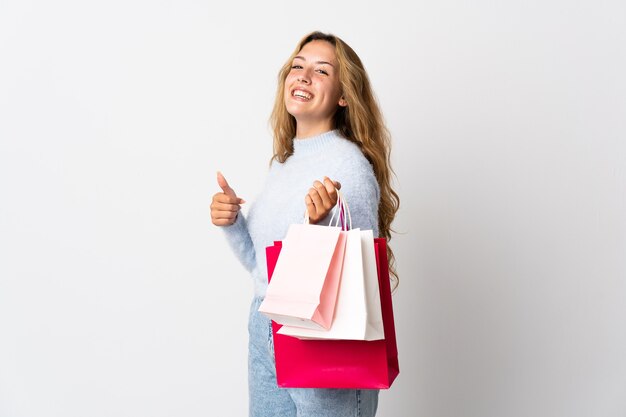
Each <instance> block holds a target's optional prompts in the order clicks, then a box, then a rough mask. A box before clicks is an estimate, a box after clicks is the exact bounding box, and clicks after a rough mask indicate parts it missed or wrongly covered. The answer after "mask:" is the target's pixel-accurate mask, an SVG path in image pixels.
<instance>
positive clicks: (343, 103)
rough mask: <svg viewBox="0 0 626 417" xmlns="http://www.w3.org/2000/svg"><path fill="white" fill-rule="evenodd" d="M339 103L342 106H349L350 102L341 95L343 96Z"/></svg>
mask: <svg viewBox="0 0 626 417" xmlns="http://www.w3.org/2000/svg"><path fill="white" fill-rule="evenodd" d="M339 105H340V106H341V107H346V106H348V102H347V101H346V99H345V98H344V97H343V96H341V98H340V99H339Z"/></svg>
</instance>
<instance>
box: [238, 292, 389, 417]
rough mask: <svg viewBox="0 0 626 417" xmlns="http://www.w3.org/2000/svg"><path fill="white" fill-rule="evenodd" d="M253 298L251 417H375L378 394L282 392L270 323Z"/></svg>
mask: <svg viewBox="0 0 626 417" xmlns="http://www.w3.org/2000/svg"><path fill="white" fill-rule="evenodd" d="M261 301H263V300H262V298H259V297H257V298H254V299H253V300H252V305H251V306H250V318H249V321H248V332H249V337H250V339H249V343H248V386H249V396H250V417H374V416H375V415H376V408H377V407H378V390H360V389H326V388H279V387H278V385H277V384H276V366H275V363H274V341H273V339H272V325H271V321H270V320H269V319H268V318H267V317H265V316H264V315H263V314H261V313H259V312H258V309H259V306H260V305H261Z"/></svg>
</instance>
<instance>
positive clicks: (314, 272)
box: [259, 224, 346, 329]
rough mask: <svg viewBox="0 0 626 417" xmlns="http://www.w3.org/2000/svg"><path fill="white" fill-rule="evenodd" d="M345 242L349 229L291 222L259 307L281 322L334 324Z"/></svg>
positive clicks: (313, 325)
mask: <svg viewBox="0 0 626 417" xmlns="http://www.w3.org/2000/svg"><path fill="white" fill-rule="evenodd" d="M345 246H346V232H344V231H342V230H341V228H340V227H328V226H318V225H312V224H292V225H291V226H289V230H288V231H287V235H286V236H285V238H284V240H283V253H282V255H281V256H280V259H278V262H277V263H276V268H275V270H274V279H273V280H272V282H271V283H270V284H269V285H268V287H267V291H266V295H265V299H264V300H263V303H262V304H261V306H260V307H259V311H260V312H261V313H263V314H265V315H266V316H267V317H269V318H271V319H272V320H274V321H276V322H278V323H281V324H288V325H291V326H298V327H306V328H310V329H328V328H330V326H331V324H332V320H333V316H334V313H335V305H336V301H337V292H338V290H339V280H340V278H341V269H342V266H343V257H344V250H345Z"/></svg>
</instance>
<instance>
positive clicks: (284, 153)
mask: <svg viewBox="0 0 626 417" xmlns="http://www.w3.org/2000/svg"><path fill="white" fill-rule="evenodd" d="M314 40H322V41H326V42H329V43H330V44H331V45H333V46H334V48H335V55H336V58H337V63H338V64H339V81H340V83H341V91H342V95H343V97H344V99H345V100H346V102H347V103H348V105H347V106H346V107H340V106H337V111H336V113H335V116H334V124H335V129H338V130H339V131H340V132H341V134H342V135H343V137H345V138H346V139H348V140H350V141H352V142H354V143H356V144H357V145H358V146H359V148H360V149H361V151H362V152H363V154H364V155H365V157H366V158H367V159H368V161H369V162H370V163H371V164H372V166H373V169H374V175H375V176H376V180H377V181H378V186H379V188H380V203H379V206H378V229H379V234H380V236H381V237H384V238H386V239H387V241H389V240H390V239H391V232H392V229H391V223H392V221H393V219H394V217H395V215H396V212H397V211H398V208H399V206H400V198H399V197H398V194H397V193H396V192H395V191H394V190H393V188H392V187H391V176H392V175H393V170H392V168H391V161H390V151H391V137H390V134H389V131H388V130H387V128H386V127H385V123H384V120H383V117H382V113H381V111H380V109H379V107H378V103H377V101H376V98H375V97H374V93H373V91H372V87H371V85H370V81H369V77H368V76H367V72H366V71H365V67H364V66H363V63H362V62H361V59H360V58H359V56H358V55H357V54H356V52H354V50H353V49H352V48H351V47H350V46H349V45H348V44H346V43H345V42H344V41H343V40H341V39H340V38H339V37H337V36H335V35H332V34H326V33H322V32H312V33H310V34H308V35H306V36H305V37H304V38H302V40H301V41H300V42H299V43H298V46H297V47H296V49H295V51H294V52H293V53H292V54H291V56H290V57H289V59H288V60H287V62H286V63H285V64H284V65H283V67H282V68H281V70H280V72H279V73H278V90H277V92H276V100H275V102H274V109H273V111H272V115H271V118H270V123H271V126H272V129H273V131H274V156H273V157H272V161H273V160H276V161H278V162H281V163H282V162H285V161H286V160H287V158H289V156H291V155H292V154H293V138H294V137H295V136H296V119H295V118H294V117H293V116H292V115H291V114H289V113H288V112H287V108H286V107H285V101H284V96H285V94H284V93H285V80H286V78H287V75H288V74H289V72H290V71H291V65H292V61H293V59H294V57H295V56H296V55H297V54H298V53H299V52H300V51H301V50H302V48H303V47H304V45H306V44H307V43H309V42H311V41H314ZM387 251H388V256H389V272H390V273H391V276H392V281H393V282H394V288H395V287H397V285H398V282H399V280H398V274H397V272H396V269H395V257H394V255H393V252H392V251H391V248H389V247H388V248H387Z"/></svg>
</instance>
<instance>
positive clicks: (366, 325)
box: [277, 214, 384, 340]
mask: <svg viewBox="0 0 626 417" xmlns="http://www.w3.org/2000/svg"><path fill="white" fill-rule="evenodd" d="M348 215H349V214H348ZM345 233H346V235H347V240H346V248H345V253H344V260H343V269H342V272H341V281H340V284H339V294H338V297H337V306H336V307H335V317H334V320H333V322H332V326H331V328H330V329H328V330H320V329H305V328H300V327H295V326H289V325H285V326H282V327H281V329H280V330H278V332H277V333H279V334H284V335H288V336H294V337H297V338H299V339H345V340H380V339H384V329H383V319H382V311H381V304H380V292H379V288H378V274H377V270H376V254H375V252H374V235H373V232H372V231H371V230H359V229H354V230H349V231H348V232H345Z"/></svg>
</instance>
